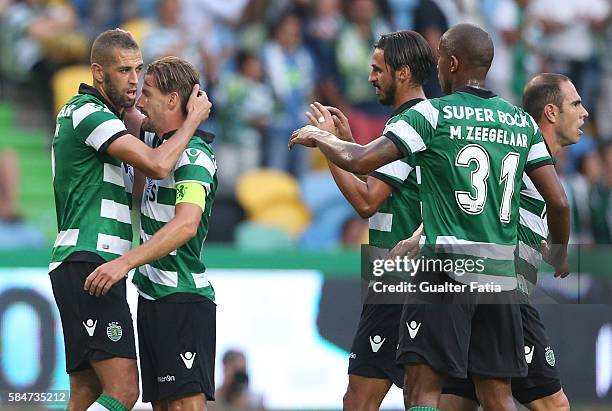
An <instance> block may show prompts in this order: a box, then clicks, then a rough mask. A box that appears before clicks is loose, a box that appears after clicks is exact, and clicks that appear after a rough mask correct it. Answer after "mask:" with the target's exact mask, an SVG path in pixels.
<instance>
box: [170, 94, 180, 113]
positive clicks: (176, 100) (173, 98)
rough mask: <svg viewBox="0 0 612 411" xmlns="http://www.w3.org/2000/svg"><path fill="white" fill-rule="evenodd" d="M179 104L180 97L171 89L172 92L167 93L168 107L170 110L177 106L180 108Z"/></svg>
mask: <svg viewBox="0 0 612 411" xmlns="http://www.w3.org/2000/svg"><path fill="white" fill-rule="evenodd" d="M180 105H181V98H180V96H179V95H178V93H177V92H176V91H173V92H172V93H170V94H168V108H169V109H170V110H171V111H173V110H176V108H177V107H178V108H180Z"/></svg>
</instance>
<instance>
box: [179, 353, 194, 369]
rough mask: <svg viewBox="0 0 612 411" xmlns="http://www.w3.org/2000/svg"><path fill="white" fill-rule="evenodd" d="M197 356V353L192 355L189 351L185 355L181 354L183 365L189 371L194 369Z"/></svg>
mask: <svg viewBox="0 0 612 411" xmlns="http://www.w3.org/2000/svg"><path fill="white" fill-rule="evenodd" d="M195 356H196V353H192V352H189V351H187V352H186V353H185V355H183V354H181V360H183V363H185V367H187V369H188V370H190V369H191V367H193V360H195Z"/></svg>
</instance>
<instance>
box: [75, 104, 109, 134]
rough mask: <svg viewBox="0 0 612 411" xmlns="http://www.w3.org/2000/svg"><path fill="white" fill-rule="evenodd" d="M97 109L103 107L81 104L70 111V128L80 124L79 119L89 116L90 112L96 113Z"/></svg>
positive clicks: (99, 109)
mask: <svg viewBox="0 0 612 411" xmlns="http://www.w3.org/2000/svg"><path fill="white" fill-rule="evenodd" d="M99 111H104V109H103V108H102V107H101V106H99V105H97V104H94V103H87V104H83V105H82V106H81V107H79V108H77V109H76V110H74V111H73V112H72V128H73V129H74V128H77V127H78V125H79V124H81V121H83V120H85V119H86V118H87V117H89V115H90V114H93V113H97V112H99Z"/></svg>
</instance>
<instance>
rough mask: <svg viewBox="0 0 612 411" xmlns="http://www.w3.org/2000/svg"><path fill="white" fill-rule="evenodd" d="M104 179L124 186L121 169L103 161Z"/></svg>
mask: <svg viewBox="0 0 612 411" xmlns="http://www.w3.org/2000/svg"><path fill="white" fill-rule="evenodd" d="M104 181H105V182H107V183H111V184H115V185H117V186H119V187H124V188H125V181H124V180H123V172H122V171H121V167H117V166H114V165H112V164H108V163H104Z"/></svg>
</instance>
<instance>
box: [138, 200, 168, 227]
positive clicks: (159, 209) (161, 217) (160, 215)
mask: <svg viewBox="0 0 612 411" xmlns="http://www.w3.org/2000/svg"><path fill="white" fill-rule="evenodd" d="M141 211H142V215H144V216H146V217H149V218H150V219H151V220H155V221H158V222H160V223H167V222H168V221H170V220H172V219H173V218H174V206H173V205H165V204H159V203H152V202H150V201H144V202H143V204H142V210H141Z"/></svg>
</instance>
